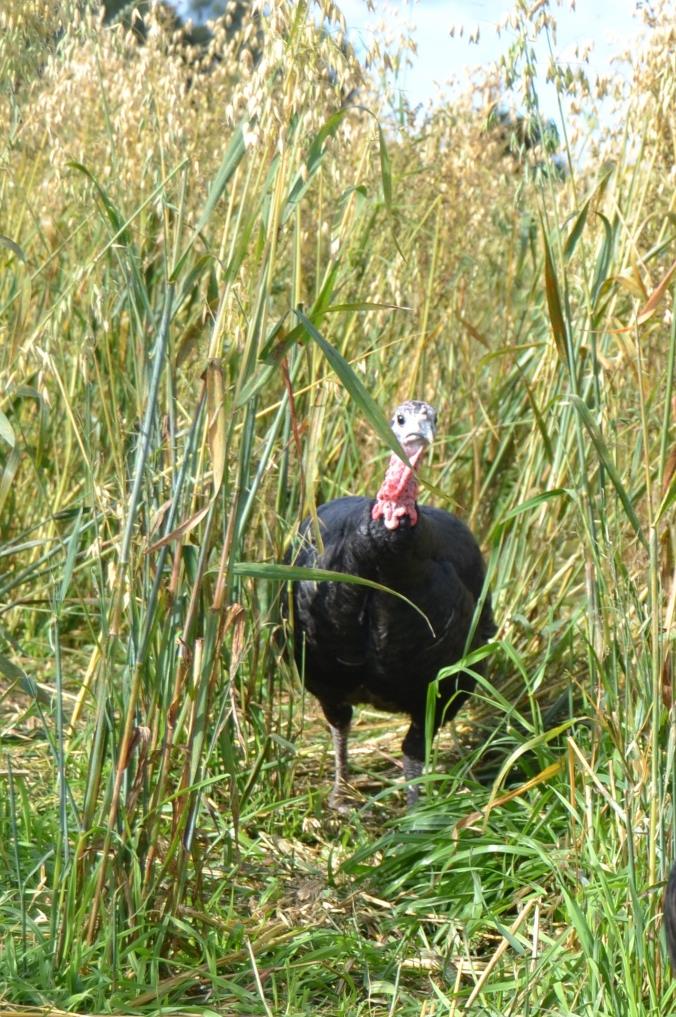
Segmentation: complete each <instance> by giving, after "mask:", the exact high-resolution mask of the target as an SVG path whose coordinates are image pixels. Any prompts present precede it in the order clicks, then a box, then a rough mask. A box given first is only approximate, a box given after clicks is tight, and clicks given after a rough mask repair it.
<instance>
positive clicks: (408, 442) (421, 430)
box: [402, 420, 434, 458]
mask: <svg viewBox="0 0 676 1017" xmlns="http://www.w3.org/2000/svg"><path fill="white" fill-rule="evenodd" d="M433 438H434V427H433V426H432V424H431V423H430V421H429V420H421V421H419V423H418V430H417V431H410V432H409V433H408V434H407V435H406V437H405V438H404V440H403V442H402V444H403V446H404V450H405V452H406V454H407V455H408V457H409V458H410V457H411V456H412V455H413V454H414V453H416V452H422V451H423V450H424V449H426V448H427V446H428V445H431V444H432V440H433Z"/></svg>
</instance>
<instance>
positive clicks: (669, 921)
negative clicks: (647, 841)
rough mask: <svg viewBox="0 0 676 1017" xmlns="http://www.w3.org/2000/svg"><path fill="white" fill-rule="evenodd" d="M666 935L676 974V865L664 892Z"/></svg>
mask: <svg viewBox="0 0 676 1017" xmlns="http://www.w3.org/2000/svg"><path fill="white" fill-rule="evenodd" d="M664 934H665V936H666V940H667V949H668V950H669V959H670V960H671V967H672V970H673V971H674V973H675V974H676V864H674V866H673V868H672V870H671V874H670V875H669V882H668V883H667V888H666V890H665V892H664Z"/></svg>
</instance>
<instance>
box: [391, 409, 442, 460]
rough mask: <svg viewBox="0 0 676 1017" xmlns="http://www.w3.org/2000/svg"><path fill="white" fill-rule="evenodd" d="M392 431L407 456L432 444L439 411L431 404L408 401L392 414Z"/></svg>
mask: <svg viewBox="0 0 676 1017" xmlns="http://www.w3.org/2000/svg"><path fill="white" fill-rule="evenodd" d="M391 424H392V430H393V431H394V433H395V435H396V436H397V440H398V442H399V444H400V445H401V447H402V448H403V449H404V452H405V453H406V455H407V456H409V457H410V456H412V455H413V454H414V453H415V452H417V451H418V450H419V449H421V448H427V446H428V445H430V444H431V443H432V440H433V438H434V435H435V434H436V431H437V411H436V410H435V409H434V407H433V406H430V404H429V403H423V402H420V401H419V400H417V399H408V400H407V401H406V402H405V403H401V405H400V406H397V408H396V410H395V411H394V413H393V414H392V420H391Z"/></svg>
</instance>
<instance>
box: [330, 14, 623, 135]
mask: <svg viewBox="0 0 676 1017" xmlns="http://www.w3.org/2000/svg"><path fill="white" fill-rule="evenodd" d="M337 3H338V6H339V7H340V9H341V10H342V12H343V14H344V15H345V18H346V21H347V24H348V28H349V32H350V38H351V39H353V40H359V39H361V40H363V41H364V43H365V44H367V45H368V42H369V40H370V39H371V38H372V36H373V26H374V24H375V22H376V21H378V20H380V19H382V18H383V16H385V17H386V18H388V20H390V22H391V21H392V13H391V12H392V10H393V9H396V10H397V11H398V13H399V14H400V15H402V16H403V17H404V18H406V19H407V20H408V21H410V22H414V23H415V25H416V30H415V32H414V38H415V39H416V42H417V46H418V55H417V59H416V60H415V65H414V67H413V68H412V69H410V70H408V71H407V72H406V74H405V76H404V77H403V79H402V81H401V85H402V87H403V88H404V90H405V91H406V93H407V95H408V97H409V99H410V100H411V101H412V103H413V104H414V105H415V104H417V103H419V102H424V101H425V100H426V99H427V98H430V97H432V96H434V94H435V91H436V88H435V83H443V82H444V81H445V80H446V79H447V78H448V76H449V72H452V73H454V74H455V75H457V76H460V77H461V76H463V75H466V74H467V73H468V71H469V70H470V69H471V68H474V67H476V66H477V65H483V64H489V63H492V62H494V61H495V60H496V59H497V58H498V56H499V55H500V54H501V53H503V52H505V51H506V50H507V48H508V47H509V44H510V40H511V38H512V37H513V36H511V35H510V33H509V32H503V34H502V35H501V36H500V37H498V35H497V31H496V27H497V25H498V23H499V22H500V21H501V20H502V19H503V18H504V16H505V15H506V14H508V13H509V11H510V9H511V7H512V4H511V2H510V0H417V2H415V0H387V2H385V0H373V6H374V7H375V10H376V13H375V14H371V13H370V12H369V11H368V8H367V4H366V0H337ZM551 6H552V10H553V12H554V16H555V19H556V22H557V25H558V34H557V52H560V53H571V54H572V50H573V46H574V45H575V44H576V43H578V42H582V41H587V40H588V41H592V42H593V43H594V57H593V59H592V62H591V64H590V69H591V71H592V76H594V74H595V73H599V74H603V73H605V72H607V71H608V69H609V65H610V59H611V57H612V56H614V55H615V54H617V53H618V52H621V51H623V50H625V49H628V48H629V47H630V46H631V43H632V40H633V39H634V38H635V37H636V35H637V34H638V32H639V30H640V28H641V21H640V18H639V17H636V16H633V14H634V11H635V9H636V7H637V6H639V4H637V0H578V3H577V9H576V10H571V4H570V2H569V0H563V2H562V3H561V5H560V6H557V4H556V3H553V4H552V5H551ZM388 12H390V13H389V15H388ZM454 24H455V25H456V26H458V25H459V24H463V25H464V26H465V35H464V37H462V38H460V37H459V36H458V35H457V34H456V37H455V38H451V36H450V34H449V33H450V29H451V26H452V25H454ZM477 27H478V28H479V42H478V44H477V45H474V44H470V43H469V42H468V38H467V36H468V33H469V32H472V31H473V30H474V29H476V28H477ZM547 62H548V58H547V55H546V54H545V52H544V47H543V48H542V50H541V52H540V53H539V55H538V65H539V67H541V68H542V69H543V70H544V68H545V67H546V65H547ZM537 90H538V95H539V98H540V103H541V107H542V112H543V113H544V114H545V116H548V117H550V116H554V117H556V113H557V110H556V102H555V95H554V90H553V88H552V87H551V86H548V85H546V84H545V82H544V81H543V80H540V81H539V82H538V86H537Z"/></svg>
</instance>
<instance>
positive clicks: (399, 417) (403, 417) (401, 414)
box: [397, 413, 406, 427]
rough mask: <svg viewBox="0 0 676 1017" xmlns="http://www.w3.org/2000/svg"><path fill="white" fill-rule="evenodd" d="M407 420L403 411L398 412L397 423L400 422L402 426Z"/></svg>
mask: <svg viewBox="0 0 676 1017" xmlns="http://www.w3.org/2000/svg"><path fill="white" fill-rule="evenodd" d="M405 420H406V418H405V416H404V414H403V413H398V414H397V423H398V424H399V426H400V427H401V425H402V424H403V423H404V421H405Z"/></svg>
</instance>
